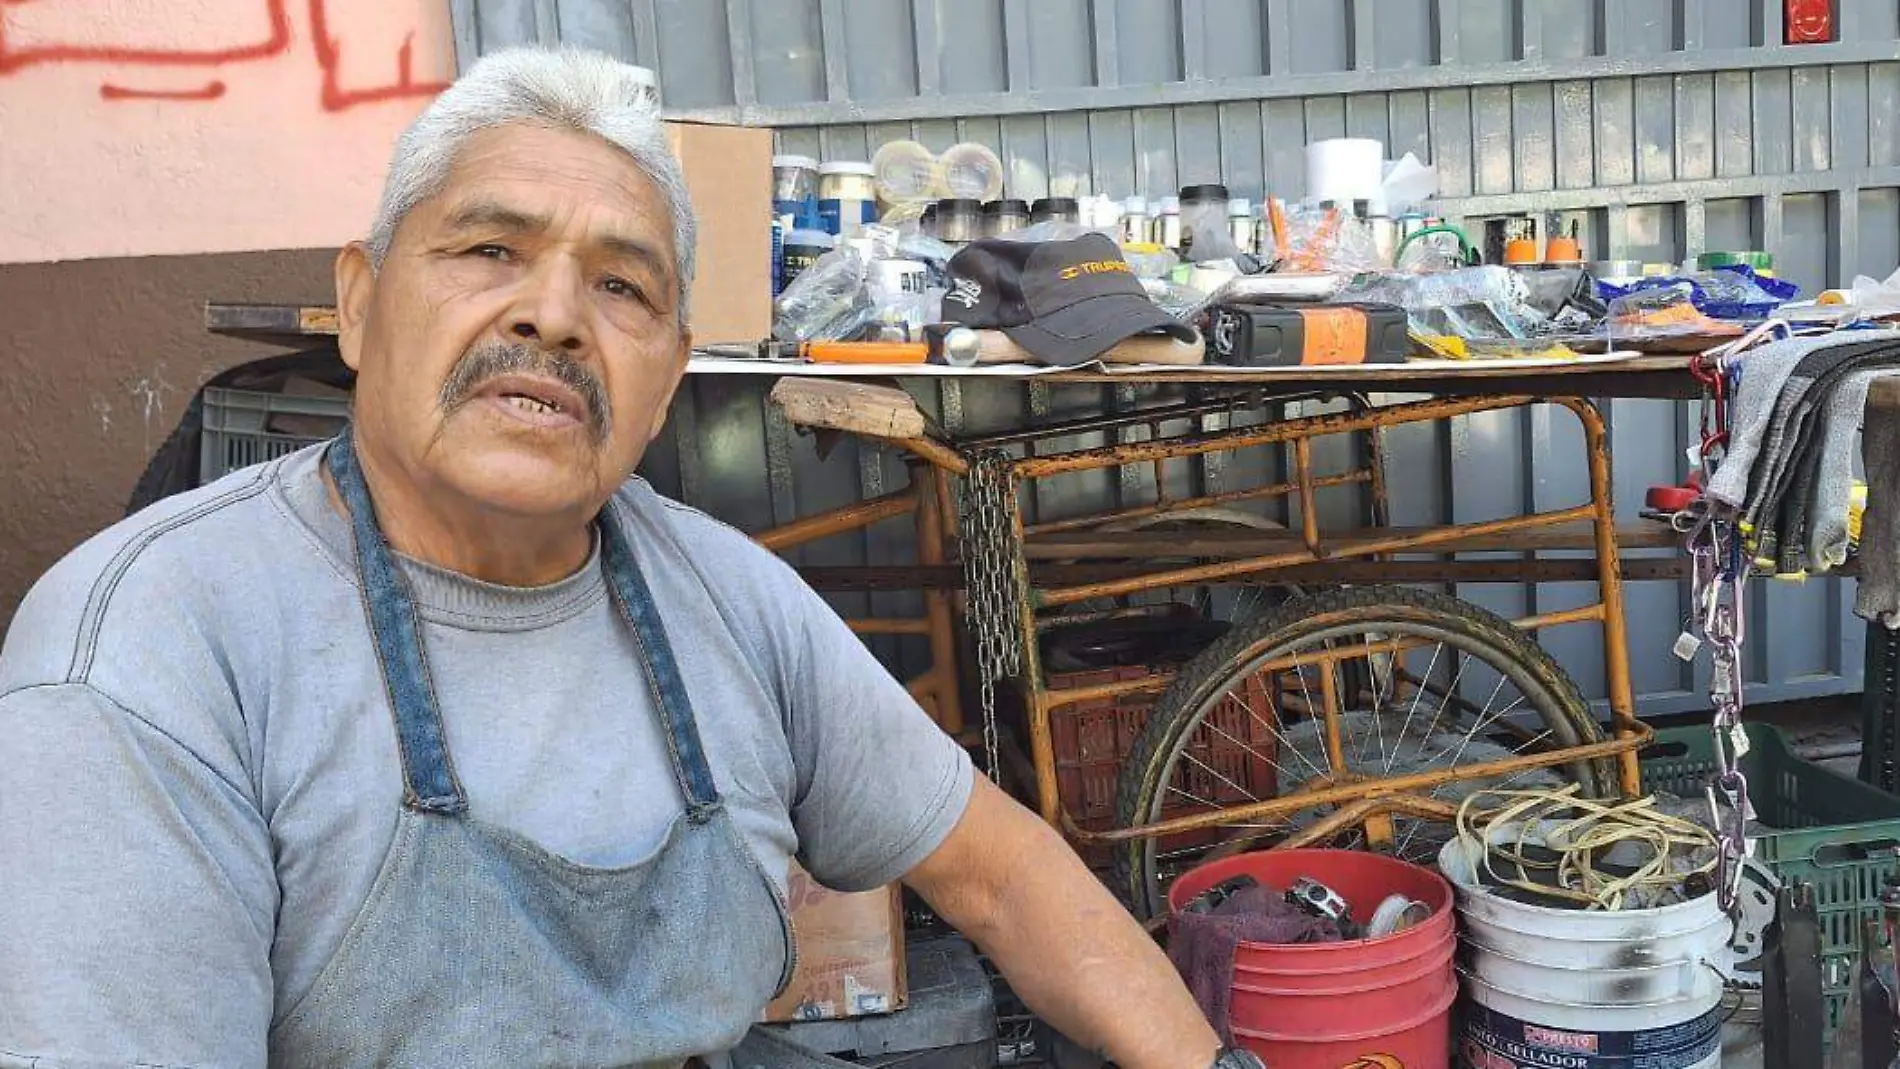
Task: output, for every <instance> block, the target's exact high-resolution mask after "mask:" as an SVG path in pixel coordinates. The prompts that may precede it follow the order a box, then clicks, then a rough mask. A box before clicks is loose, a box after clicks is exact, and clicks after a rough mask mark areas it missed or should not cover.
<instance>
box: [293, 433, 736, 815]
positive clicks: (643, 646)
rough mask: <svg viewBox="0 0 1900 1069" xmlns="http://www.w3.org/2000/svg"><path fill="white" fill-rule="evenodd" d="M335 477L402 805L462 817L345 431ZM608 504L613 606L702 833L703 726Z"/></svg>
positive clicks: (705, 797)
mask: <svg viewBox="0 0 1900 1069" xmlns="http://www.w3.org/2000/svg"><path fill="white" fill-rule="evenodd" d="M328 463H329V467H330V474H331V475H332V477H334V478H335V480H336V484H337V490H338V492H339V493H340V494H341V495H342V497H343V504H344V506H345V507H346V508H347V509H348V511H349V513H350V525H351V536H352V539H353V541H354V542H355V546H356V565H357V570H358V572H359V573H360V574H361V575H362V577H363V603H364V607H365V610H366V611H367V613H368V616H369V622H370V631H371V633H372V634H373V635H374V637H375V644H376V656H377V658H378V660H380V661H381V663H382V669H383V686H384V687H385V689H386V690H387V691H388V694H389V706H390V709H391V710H392V712H393V713H394V716H395V720H396V741H397V747H398V749H399V750H400V751H401V754H402V771H403V804H405V805H407V806H409V807H410V808H412V809H420V810H424V811H426V812H431V813H442V814H459V813H463V812H466V811H467V809H468V795H467V793H466V792H465V791H463V789H462V785H461V783H460V781H458V780H457V779H456V776H455V768H454V764H453V762H451V760H450V759H449V748H448V742H447V738H446V735H445V733H444V731H443V729H442V714H441V711H440V710H439V708H438V707H437V705H436V697H435V684H434V681H433V680H432V679H431V678H430V676H429V664H428V660H427V658H425V657H424V656H423V650H422V625H421V619H420V617H419V616H418V615H417V613H416V606H415V601H414V599H413V598H412V597H411V596H410V594H409V586H408V584H407V582H405V580H404V579H403V575H402V570H401V569H400V568H398V567H397V566H396V561H395V558H394V556H393V555H391V553H390V551H389V544H388V542H387V540H385V539H384V538H383V533H382V529H381V528H380V527H379V526H377V523H376V509H375V505H374V504H373V503H372V502H371V500H370V496H369V484H368V483H367V482H365V480H364V478H363V469H362V465H361V463H360V462H359V461H358V460H357V456H356V447H355V442H354V439H353V438H352V436H351V433H350V432H349V431H347V430H346V431H344V432H343V434H341V435H339V436H338V437H337V439H336V441H335V442H333V443H332V444H331V446H330V449H329V456H328ZM613 508H614V506H613V504H612V503H611V502H610V503H609V504H608V506H607V509H606V510H603V512H602V515H601V518H600V521H599V522H598V526H599V529H600V534H601V560H602V565H603V567H604V568H605V570H606V573H607V585H608V589H609V590H610V591H611V592H612V594H613V600H614V604H615V605H616V606H617V607H618V608H619V610H620V615H621V618H622V619H623V620H625V621H626V623H627V626H628V628H629V629H630V630H631V631H632V632H633V636H634V640H635V642H636V643H637V644H638V645H639V647H640V652H641V654H642V657H641V660H642V661H643V662H644V667H645V670H646V678H647V685H648V687H649V689H650V690H651V692H652V695H653V705H654V708H655V709H656V710H658V711H659V714H660V716H661V719H662V721H663V723H664V726H665V728H666V739H667V754H668V756H669V757H670V758H671V759H672V762H673V772H674V776H675V777H676V778H677V779H678V781H679V788H680V793H681V794H682V795H683V796H684V797H685V799H686V812H687V814H688V816H689V817H690V818H691V819H692V820H693V821H694V822H695V823H703V822H705V821H706V820H708V819H710V818H711V816H712V815H713V813H714V812H716V811H717V810H718V808H719V791H718V787H717V786H716V785H715V784H714V782H713V775H712V767H711V765H710V764H709V763H708V762H707V760H706V748H705V746H704V744H703V743H702V742H701V741H700V737H699V724H698V721H697V720H696V719H695V718H694V716H693V705H692V701H691V699H689V698H688V697H687V694H686V681H685V679H684V678H683V677H682V676H681V675H680V670H679V663H678V661H677V660H675V658H674V656H673V647H672V644H671V643H670V642H668V641H667V637H666V628H665V627H664V626H663V625H662V624H661V622H660V613H659V609H658V607H657V606H656V605H655V604H654V601H653V592H652V590H651V589H650V588H649V587H648V586H647V581H646V576H645V575H644V574H642V573H641V571H640V563H639V561H638V560H637V559H636V558H635V555H634V552H633V548H632V546H631V544H630V543H629V542H628V541H627V535H626V532H625V530H624V529H623V527H622V524H621V522H620V521H619V520H618V518H616V517H614V516H612V515H611V512H612V510H613Z"/></svg>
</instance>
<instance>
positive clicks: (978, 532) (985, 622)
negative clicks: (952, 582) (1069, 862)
mask: <svg viewBox="0 0 1900 1069" xmlns="http://www.w3.org/2000/svg"><path fill="white" fill-rule="evenodd" d="M1012 463H1013V461H1012V460H1011V458H1010V456H1009V454H1008V453H1005V452H1003V451H1001V450H990V451H986V452H983V453H979V454H977V455H976V456H975V457H973V458H972V459H971V463H970V471H969V473H968V474H967V475H965V476H964V477H963V481H962V485H961V488H960V489H961V494H960V495H959V496H960V499H959V501H958V512H959V524H958V536H959V540H960V541H961V543H962V547H963V578H964V585H965V587H966V588H967V590H968V593H969V606H968V609H967V610H966V611H965V613H964V623H965V626H967V627H968V628H969V629H970V632H971V635H972V637H973V639H974V641H975V645H976V673H977V686H978V691H979V698H980V701H981V702H982V710H983V751H984V757H985V758H986V759H987V760H988V762H989V774H990V779H992V780H998V781H1000V780H1001V778H1002V768H1001V761H1000V760H999V758H998V754H997V737H996V684H997V683H998V682H999V681H1001V680H1004V679H1009V678H1011V677H1013V676H1015V675H1016V674H1018V673H1019V672H1021V671H1022V665H1023V649H1022V635H1021V632H1020V631H1019V630H1018V629H1017V624H1018V617H1019V614H1020V613H1021V612H1022V581H1021V579H1022V577H1021V573H1020V572H1018V571H1017V558H1018V556H1019V553H1018V549H1019V547H1018V546H1017V545H1016V541H1017V539H1016V529H1015V523H1014V522H1013V519H1012V517H1013V516H1014V514H1015V513H1014V505H1015V500H1014V498H1015V495H1016V480H1015V475H1014V472H1013V470H1012V467H1011V465H1012Z"/></svg>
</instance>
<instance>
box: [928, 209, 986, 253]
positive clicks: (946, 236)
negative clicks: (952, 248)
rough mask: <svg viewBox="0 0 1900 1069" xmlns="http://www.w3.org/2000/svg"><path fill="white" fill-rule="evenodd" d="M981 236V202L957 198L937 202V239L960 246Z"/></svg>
mask: <svg viewBox="0 0 1900 1069" xmlns="http://www.w3.org/2000/svg"><path fill="white" fill-rule="evenodd" d="M982 236H983V202H982V201H980V200H965V199H961V198H959V199H955V200H940V201H938V202H937V237H939V238H941V239H942V240H944V241H947V242H949V243H950V244H952V245H962V244H966V243H968V242H972V241H976V240H978V239H980V238H982Z"/></svg>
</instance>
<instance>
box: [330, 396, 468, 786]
mask: <svg viewBox="0 0 1900 1069" xmlns="http://www.w3.org/2000/svg"><path fill="white" fill-rule="evenodd" d="M328 462H329V466H330V475H331V477H332V478H334V479H335V480H336V486H337V492H338V493H339V494H341V495H342V497H343V504H344V506H345V508H346V509H347V510H348V511H349V513H350V533H351V539H352V541H353V542H354V543H355V546H356V568H357V572H358V573H359V574H360V575H361V576H362V579H363V606H364V609H365V610H366V612H367V613H368V615H369V626H370V632H371V634H372V636H373V637H374V638H375V643H376V657H377V659H378V660H379V661H380V662H381V663H382V669H383V687H384V688H385V689H386V690H387V691H388V694H389V708H390V710H391V712H392V713H393V714H394V716H395V720H396V742H397V749H398V750H399V751H400V752H401V754H402V777H403V804H404V805H406V806H408V807H410V808H411V809H420V810H424V811H426V812H430V813H442V814H459V813H462V812H465V811H466V810H467V809H468V795H467V794H466V793H464V792H463V790H462V784H461V783H460V782H459V781H458V780H457V779H456V778H455V769H454V767H453V766H452V765H451V764H450V762H449V748H448V742H447V741H446V739H445V737H444V734H443V731H442V714H441V712H440V711H439V710H438V709H437V708H436V700H435V684H434V681H433V680H431V679H430V677H429V664H428V661H427V660H426V659H425V658H424V657H423V655H422V623H421V619H420V618H419V617H418V616H417V615H416V604H415V600H414V599H413V598H411V597H410V595H409V585H408V583H407V582H406V581H405V580H404V579H403V575H402V570H401V569H399V568H397V567H396V561H395V558H394V557H393V556H392V555H391V554H390V552H389V543H388V542H387V541H385V540H384V538H383V532H382V529H381V528H380V527H378V526H377V524H376V508H375V505H374V504H373V503H372V502H371V501H370V496H369V484H368V483H366V482H365V481H364V480H363V468H362V465H361V464H360V463H359V462H358V461H357V458H356V446H355V443H354V440H353V438H352V436H351V433H350V431H349V430H347V429H346V430H345V431H344V432H343V433H342V434H341V435H339V436H338V437H337V439H336V441H335V442H333V443H331V445H330V449H329V456H328Z"/></svg>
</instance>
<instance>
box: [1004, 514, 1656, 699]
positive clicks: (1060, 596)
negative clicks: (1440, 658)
mask: <svg viewBox="0 0 1900 1069" xmlns="http://www.w3.org/2000/svg"><path fill="white" fill-rule="evenodd" d="M1594 514H1595V510H1594V508H1593V507H1592V506H1590V505H1579V506H1577V507H1575V508H1568V509H1562V510H1559V511H1557V512H1544V513H1538V514H1536V515H1532V516H1514V517H1510V518H1507V519H1502V520H1486V521H1484V522H1482V523H1467V524H1455V525H1452V526H1449V527H1444V528H1441V529H1439V530H1436V531H1426V532H1415V533H1413V534H1409V535H1406V536H1405V537H1402V538H1382V539H1369V540H1367V541H1364V542H1357V543H1354V544H1353V545H1352V546H1350V547H1348V548H1345V549H1341V550H1338V551H1335V552H1332V553H1325V554H1319V555H1320V556H1324V557H1326V558H1328V559H1344V558H1350V557H1369V556H1373V555H1375V554H1379V553H1410V552H1415V551H1417V550H1420V549H1424V548H1426V547H1428V546H1436V545H1442V544H1444V543H1446V542H1456V541H1458V540H1459V539H1461V538H1471V537H1474V536H1479V535H1491V534H1506V533H1509V532H1512V531H1527V530H1533V529H1535V528H1538V527H1553V526H1556V525H1558V524H1563V523H1571V522H1574V521H1576V520H1583V519H1590V518H1591V517H1592V516H1593V515H1594ZM1599 552H1601V551H1600V550H1599ZM1314 557H1315V554H1314V553H1313V552H1310V551H1304V550H1303V551H1300V552H1297V553H1280V554H1274V555H1272V556H1267V557H1255V558H1253V559H1251V560H1240V561H1221V562H1218V563H1215V564H1203V565H1197V566H1195V567H1191V568H1176V569H1173V570H1171V571H1165V572H1154V573H1150V574H1148V575H1142V576H1136V577H1133V578H1130V579H1116V580H1109V581H1107V582H1101V583H1089V584H1085V585H1082V586H1073V587H1056V588H1053V589H1049V590H1043V591H1040V592H1039V593H1038V594H1037V597H1036V600H1037V602H1038V604H1040V605H1042V606H1045V607H1054V606H1057V605H1072V604H1074V603H1075V602H1078V601H1087V600H1089V599H1091V598H1106V597H1117V596H1119V595H1122V594H1134V593H1139V592H1141V591H1144V590H1156V589H1159V588H1162V587H1169V586H1187V585H1190V584H1194V583H1204V582H1209V581H1212V580H1217V579H1233V578H1235V577H1237V576H1242V575H1248V574H1251V573H1254V572H1262V571H1270V570H1272V569H1275V568H1283V567H1285V566H1287V565H1289V564H1310V563H1313V561H1314ZM1626 667H1627V666H1626ZM1626 682H1627V681H1626Z"/></svg>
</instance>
